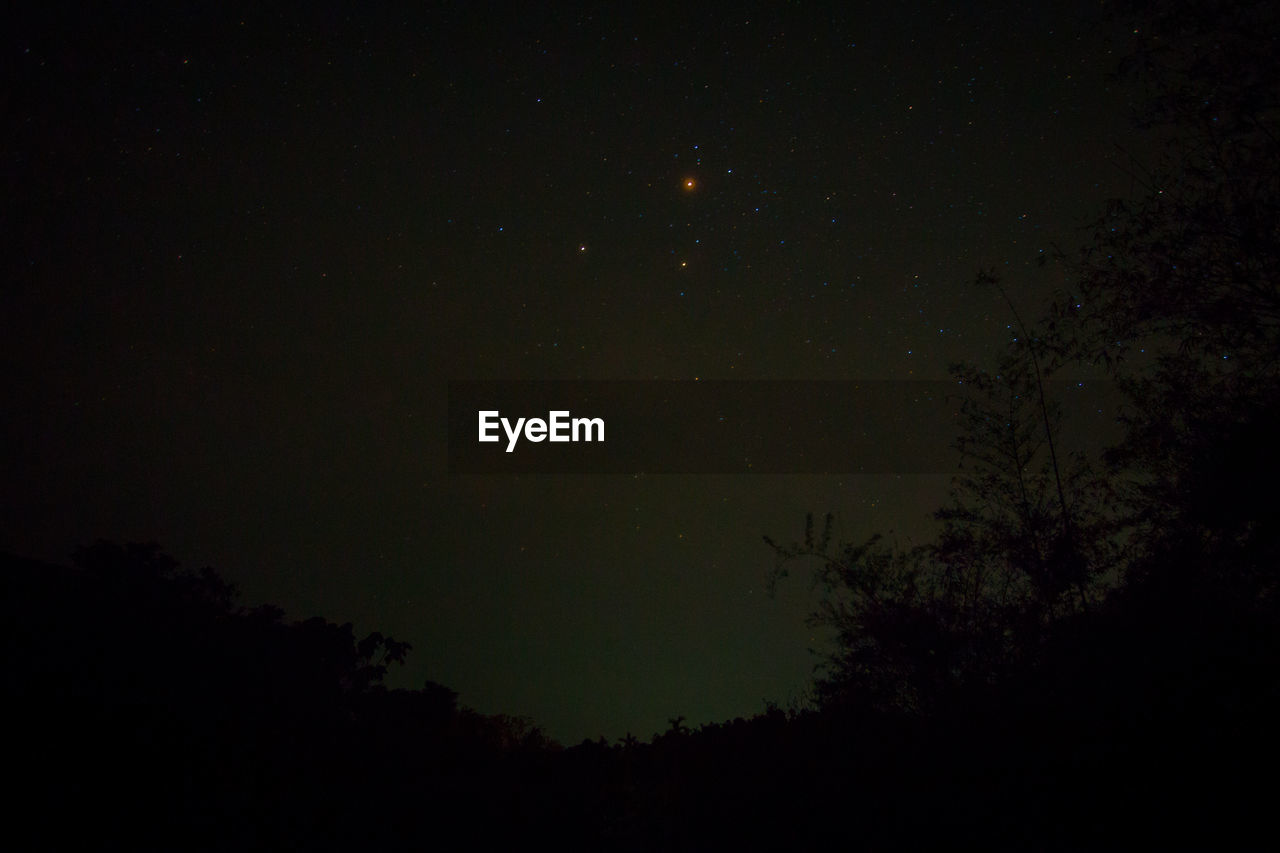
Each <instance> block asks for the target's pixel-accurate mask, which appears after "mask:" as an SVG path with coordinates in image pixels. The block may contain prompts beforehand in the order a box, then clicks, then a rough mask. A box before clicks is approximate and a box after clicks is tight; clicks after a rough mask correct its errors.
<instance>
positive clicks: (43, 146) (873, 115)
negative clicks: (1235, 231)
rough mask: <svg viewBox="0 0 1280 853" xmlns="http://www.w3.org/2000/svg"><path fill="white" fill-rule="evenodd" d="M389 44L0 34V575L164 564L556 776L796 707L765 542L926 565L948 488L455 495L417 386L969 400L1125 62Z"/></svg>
mask: <svg viewBox="0 0 1280 853" xmlns="http://www.w3.org/2000/svg"><path fill="white" fill-rule="evenodd" d="M401 5H403V6H404V8H402V9H398V10H396V11H395V12H390V11H385V10H384V11H370V10H369V9H366V8H363V7H360V6H357V5H355V4H352V5H349V6H348V5H343V4H338V3H325V4H305V5H301V6H299V7H298V8H286V7H285V6H284V5H281V4H253V5H252V6H249V7H246V8H245V9H243V10H239V11H236V10H233V9H231V8H230V7H228V6H226V5H225V4H208V5H192V6H189V7H181V8H180V6H181V4H169V5H167V6H166V10H167V11H165V12H164V13H161V14H162V15H163V17H145V18H136V17H133V16H132V15H131V14H124V13H120V14H118V15H117V14H112V13H109V12H106V11H102V10H96V11H86V10H79V11H78V12H77V14H76V15H75V16H74V17H65V18H63V17H55V13H54V12H52V11H49V12H47V13H41V12H39V11H33V10H28V11H29V15H32V16H39V15H40V14H46V15H47V17H46V18H45V19H43V20H39V19H36V18H35V17H29V18H27V19H26V20H22V21H11V22H10V24H7V25H6V27H5V29H6V30H7V34H6V35H5V36H4V37H3V44H4V60H3V61H4V69H5V78H6V79H7V81H8V83H7V84H6V85H5V86H4V87H3V93H2V94H0V98H2V100H0V103H2V104H3V108H4V124H3V137H2V142H0V149H2V153H3V168H4V171H3V180H4V191H3V204H2V205H0V216H2V217H3V219H2V220H0V240H3V252H2V253H0V263H2V264H3V267H2V268H3V287H2V289H0V353H3V359H4V361H3V363H4V382H5V392H6V393H5V399H6V402H5V417H4V418H3V419H0V423H2V427H0V429H2V430H3V431H2V432H0V439H3V448H4V452H3V453H2V454H0V463H2V464H3V466H4V467H3V470H2V471H0V479H2V480H3V486H2V488H3V494H2V495H0V505H2V507H3V512H2V513H0V550H5V551H10V552H14V553H17V554H21V555H24V556H33V557H40V558H44V559H50V560H55V561H58V562H64V561H65V560H66V559H67V557H68V555H69V553H70V552H71V550H72V549H73V548H74V547H75V546H76V545H77V544H81V543H89V542H92V541H93V540H94V539H97V538H99V537H101V538H107V539H111V540H115V541H151V540H154V541H158V542H159V543H161V545H162V546H163V547H164V548H165V550H166V551H167V552H169V553H171V554H172V555H174V556H175V557H177V558H178V559H179V560H181V561H182V562H183V563H184V564H186V565H189V566H200V565H213V566H215V567H216V568H217V569H218V570H219V571H220V572H222V573H223V574H224V575H225V576H227V577H228V578H229V579H230V580H232V581H233V582H234V583H236V584H237V585H238V586H239V588H240V589H241V591H242V593H243V598H244V600H245V601H246V602H247V603H250V604H256V603H262V602H273V603H276V604H279V605H280V606H282V607H284V608H285V609H286V611H287V613H288V614H289V616H290V617H293V618H303V617H306V616H310V615H314V614H320V615H323V616H325V617H327V618H329V619H332V620H335V621H338V622H345V621H351V622H354V623H355V625H356V628H357V630H358V631H371V630H375V629H376V630H381V631H383V632H384V633H388V634H391V635H392V636H395V637H396V638H398V639H403V640H407V641H409V642H411V643H412V644H413V647H414V649H413V652H412V653H411V655H410V657H409V662H408V664H407V665H406V666H405V667H404V668H403V669H402V670H401V671H399V672H398V673H396V674H395V675H394V679H393V681H394V683H396V684H399V685H403V686H421V684H422V682H423V681H424V680H425V679H428V678H430V679H432V680H435V681H438V682H440V683H443V684H445V685H448V686H449V687H451V688H453V689H454V690H457V691H458V692H459V693H460V694H461V702H462V703H464V704H466V705H469V706H471V707H474V708H476V709H477V710H479V711H482V712H485V713H498V712H503V713H509V714H519V715H527V716H529V717H531V718H532V719H533V720H534V721H536V722H538V723H541V724H543V725H544V726H546V728H547V730H548V731H549V733H550V734H551V735H552V736H554V737H556V738H559V739H561V740H562V741H564V742H577V741H579V740H581V739H582V738H584V737H596V736H598V735H601V734H604V735H607V736H609V737H617V736H620V735H622V734H623V733H625V732H627V731H631V732H633V733H635V734H637V735H639V736H641V737H648V736H649V735H650V734H652V733H653V732H654V731H658V730H662V729H665V728H666V727H667V720H668V718H671V717H675V716H677V715H684V716H685V717H686V718H687V719H688V720H689V721H690V722H691V723H694V724H697V723H700V722H710V721H718V720H724V719H727V718H732V717H735V716H747V715H750V714H753V713H756V712H758V711H760V710H762V709H763V702H764V700H770V701H775V702H778V703H780V704H782V705H783V706H784V707H785V706H786V705H787V704H788V703H790V702H793V701H796V700H799V699H800V698H801V697H802V696H803V694H804V691H805V688H806V684H807V681H808V678H809V676H810V674H811V668H812V665H813V663H814V662H815V659H814V658H813V657H812V656H811V655H810V653H809V652H808V648H809V647H810V646H815V645H819V644H820V643H821V637H819V636H816V635H813V634H811V632H810V630H809V629H807V628H806V627H805V625H804V615H805V613H806V612H807V611H808V609H809V608H810V606H811V604H812V601H811V599H810V597H809V596H810V593H809V590H808V586H807V584H806V582H805V580H804V578H803V576H802V575H803V573H802V572H801V573H799V576H797V577H795V578H793V579H792V580H791V581H789V582H788V583H787V584H786V585H784V586H783V588H782V589H781V591H780V594H779V595H778V597H776V598H770V597H768V596H767V595H766V594H765V591H764V589H763V586H764V580H765V576H766V574H767V573H768V571H769V570H770V569H771V568H772V566H773V554H772V552H771V551H770V550H769V549H768V547H767V546H765V545H764V543H763V542H762V541H761V535H762V534H766V533H767V534H770V535H772V536H774V537H775V538H778V539H781V540H789V539H792V538H795V537H798V536H799V535H800V533H801V532H802V529H803V522H804V514H805V513H806V512H808V511H813V512H815V513H818V514H821V513H825V512H827V511H832V512H835V513H836V515H837V521H838V526H837V535H838V536H839V537H840V538H844V539H862V538H865V537H866V536H868V535H870V534H871V533H874V532H876V531H884V532H888V531H890V530H893V531H895V532H894V534H893V537H894V538H896V539H897V540H898V541H899V542H901V543H902V544H909V543H911V542H918V541H921V540H922V538H923V537H925V536H927V534H928V531H929V529H930V524H931V522H930V520H929V512H930V511H931V510H932V509H933V508H934V507H936V506H938V505H939V504H940V503H941V502H942V501H943V500H944V498H945V496H946V486H947V478H946V477H945V476H926V475H901V476H891V475H890V476H827V477H821V476H763V475H726V476H696V477H695V476H663V475H646V476H618V475H573V476H568V475H563V476H557V475H538V476H524V477H514V476H460V475H457V476H450V475H448V474H447V472H446V468H445V461H446V434H445V433H446V430H445V426H446V417H445V415H446V412H445V398H446V394H445V390H446V383H447V382H448V381H450V380H458V379H516V378H536V379H555V378H564V379H569V378H584V379H654V378H657V379H693V378H695V377H698V378H699V379H800V378H803V379H901V380H910V379H941V378H945V377H946V375H947V374H946V369H947V366H948V364H949V363H950V362H953V361H956V360H960V359H969V360H975V361H980V362H982V361H984V360H985V361H986V362H990V360H992V359H994V357H995V356H996V355H997V354H998V353H999V352H1000V351H1001V348H1002V347H1003V345H1004V343H1005V341H1006V340H1007V339H1008V337H1009V336H1010V334H1012V333H1011V331H1010V329H1009V326H1008V324H1010V323H1012V322H1013V320H1012V318H1011V316H1010V314H1009V311H1008V308H1007V306H1005V304H1004V303H1003V301H1002V300H1001V298H1000V296H999V295H998V294H997V293H995V292H994V291H992V290H990V289H989V288H988V289H982V288H978V287H976V286H974V285H973V283H972V282H973V280H974V277H975V274H976V272H977V271H978V269H979V268H983V267H985V268H994V269H996V270H997V271H998V272H999V273H1000V274H1001V275H1002V276H1003V277H1004V283H1005V285H1006V287H1007V288H1008V290H1009V293H1010V295H1011V297H1012V298H1013V299H1014V301H1015V302H1016V303H1017V304H1018V307H1019V310H1020V311H1021V312H1022V313H1023V314H1024V315H1025V316H1028V317H1033V316H1035V315H1036V314H1037V313H1038V310H1039V309H1040V307H1041V305H1042V302H1043V299H1044V298H1045V296H1046V295H1047V294H1048V293H1050V292H1051V290H1052V289H1053V288H1054V287H1055V286H1056V285H1058V284H1060V283H1061V281H1062V277H1063V275H1064V273H1063V272H1061V270H1060V268H1059V267H1057V266H1055V265H1054V264H1052V263H1050V264H1047V265H1045V266H1041V265H1040V264H1039V263H1037V261H1038V259H1039V257H1040V256H1041V254H1042V253H1043V254H1049V253H1052V250H1053V247H1054V246H1055V245H1057V246H1060V247H1062V248H1063V249H1071V248H1073V247H1075V246H1077V245H1079V244H1081V243H1084V242H1086V241H1087V239H1088V233H1087V232H1086V231H1083V230H1081V228H1082V226H1084V225H1085V224H1086V223H1087V222H1088V221H1089V220H1090V219H1091V218H1093V217H1095V216H1097V215H1098V214H1100V213H1101V211H1102V205H1103V203H1104V201H1105V200H1106V198H1108V197H1110V196H1117V195H1125V194H1128V193H1129V191H1130V179H1129V178H1128V177H1127V175H1126V168H1127V167H1126V163H1127V159H1126V155H1125V154H1124V153H1123V152H1122V150H1121V148H1122V147H1123V148H1124V149H1128V150H1132V149H1133V147H1134V146H1135V145H1140V144H1141V143H1140V142H1139V141H1135V139H1134V138H1133V134H1132V132H1131V131H1130V130H1129V129H1128V128H1129V125H1128V106H1127V96H1126V95H1125V93H1124V92H1123V91H1121V90H1120V89H1119V88H1118V86H1116V85H1115V84H1111V83H1109V82H1108V77H1107V75H1108V73H1109V72H1111V71H1113V70H1114V68H1115V64H1116V62H1117V60H1118V57H1119V56H1120V55H1121V54H1122V53H1123V52H1124V47H1125V40H1124V39H1125V32H1124V31H1123V30H1122V29H1120V28H1119V27H1118V26H1117V25H1116V24H1113V23H1108V22H1106V21H1105V20H1104V18H1103V14H1104V12H1105V5H1100V4H1097V3H1076V4H1065V3H1064V4H1026V3H983V4H945V3H888V4H886V3H875V4H863V5H862V6H861V7H859V6H858V5H857V4H854V5H850V6H849V7H848V8H844V9H842V10H841V11H839V12H836V13H832V12H831V11H830V9H829V8H828V7H827V6H824V5H822V4H808V5H802V4H786V5H785V7H783V6H781V4H779V8H773V7H769V8H766V9H760V10H752V9H749V8H742V9H739V10H736V11H732V12H721V11H716V12H714V13H711V12H707V13H705V14H704V13H699V12H696V11H693V10H691V9H689V8H685V7H680V6H674V7H671V8H670V9H668V10H666V11H665V12H659V11H654V10H652V9H651V8H650V7H647V6H646V7H645V8H646V11H644V12H635V13H630V14H629V13H626V12H623V11H619V10H617V9H613V8H609V7H604V8H599V9H594V10H572V9H571V8H570V7H569V6H567V5H558V4H557V5H556V6H554V7H553V8H554V11H545V10H544V11H541V12H539V11H533V10H529V9H522V11H521V14H520V15H518V16H511V15H510V14H509V13H506V12H504V13H499V12H498V11H497V8H498V7H495V8H494V9H492V10H489V11H487V12H486V11H481V10H480V9H479V8H478V7H477V6H475V5H473V4H458V5H457V7H456V8H453V7H448V8H446V7H445V5H444V4H401ZM268 6H270V7H271V8H267V7H268ZM952 438H953V436H952V435H951V434H950V433H949V432H946V431H945V430H942V429H940V430H939V436H938V440H939V441H940V442H944V443H945V442H948V441H950V440H951V439H952Z"/></svg>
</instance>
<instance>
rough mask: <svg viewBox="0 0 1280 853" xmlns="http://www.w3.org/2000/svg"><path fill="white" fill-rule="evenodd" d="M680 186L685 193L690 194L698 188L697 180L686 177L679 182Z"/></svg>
mask: <svg viewBox="0 0 1280 853" xmlns="http://www.w3.org/2000/svg"><path fill="white" fill-rule="evenodd" d="M681 185H682V186H683V187H684V191H685V192H687V193H691V192H693V191H694V190H696V189H697V188H698V182H697V180H696V179H694V178H692V177H686V178H685V179H684V181H682V182H681Z"/></svg>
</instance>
